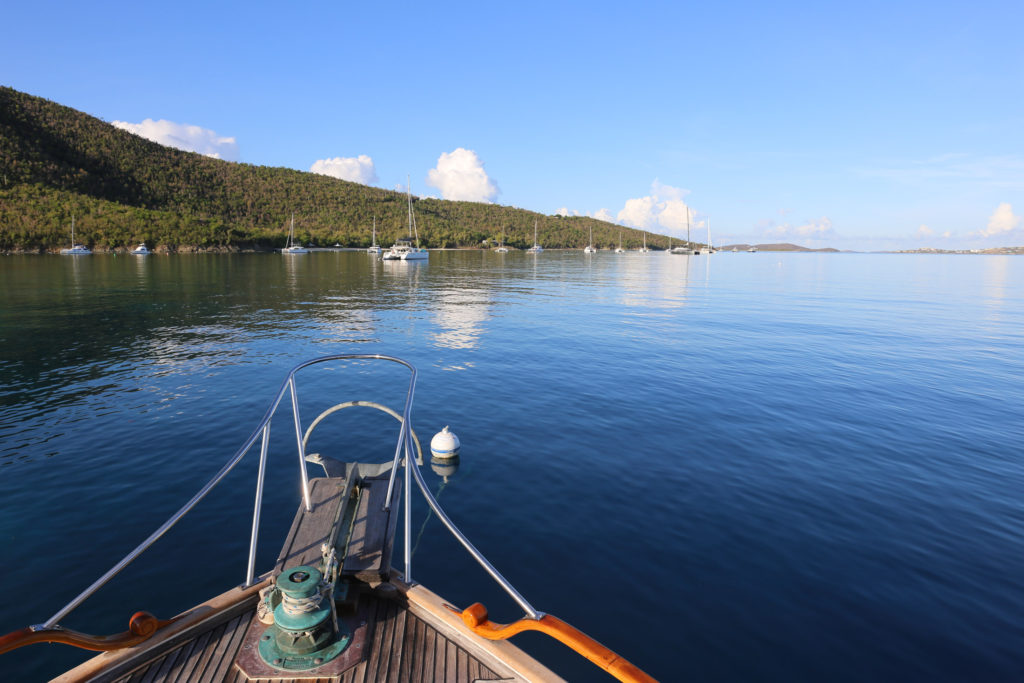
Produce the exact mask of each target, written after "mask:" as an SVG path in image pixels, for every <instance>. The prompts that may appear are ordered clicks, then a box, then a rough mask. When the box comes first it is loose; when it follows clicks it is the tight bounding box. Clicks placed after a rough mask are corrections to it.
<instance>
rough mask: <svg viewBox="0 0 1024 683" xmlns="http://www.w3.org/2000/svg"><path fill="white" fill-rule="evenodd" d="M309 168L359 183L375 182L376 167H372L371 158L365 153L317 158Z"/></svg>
mask: <svg viewBox="0 0 1024 683" xmlns="http://www.w3.org/2000/svg"><path fill="white" fill-rule="evenodd" d="M309 170H310V171H311V172H313V173H319V174H321V175H328V176H331V177H332V178H339V179H341V180H349V181H352V182H353V183H360V184H361V185H371V184H373V183H375V182H377V169H376V168H374V165H373V159H371V158H370V157H369V156H367V155H366V154H360V155H359V156H357V157H334V158H333V159H318V160H316V161H314V162H313V165H312V166H310V167H309Z"/></svg>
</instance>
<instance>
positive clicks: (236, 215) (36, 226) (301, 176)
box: [0, 87, 678, 252]
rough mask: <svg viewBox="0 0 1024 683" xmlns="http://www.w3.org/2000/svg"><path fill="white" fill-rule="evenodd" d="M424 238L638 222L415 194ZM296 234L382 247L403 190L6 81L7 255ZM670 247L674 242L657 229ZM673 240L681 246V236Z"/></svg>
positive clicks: (238, 241)
mask: <svg viewBox="0 0 1024 683" xmlns="http://www.w3.org/2000/svg"><path fill="white" fill-rule="evenodd" d="M414 206H415V211H416V223H417V226H418V227H419V233H420V238H421V240H422V242H423V244H424V246H427V247H476V246H479V245H480V243H481V240H484V239H496V238H497V237H499V236H500V234H501V231H502V229H503V228H504V230H505V242H506V243H507V244H508V245H510V246H513V247H519V248H526V247H528V246H530V245H531V244H532V243H533V224H534V219H536V220H537V221H538V224H539V231H540V242H541V244H543V245H544V246H545V247H548V248H552V247H570V248H582V247H583V246H585V245H586V243H587V241H588V229H589V228H590V227H593V230H594V242H595V243H596V244H597V245H598V246H600V247H614V246H617V245H618V241H619V231H620V230H622V239H623V246H624V247H626V248H636V247H638V246H640V244H641V241H642V239H643V235H642V233H641V232H640V231H638V230H631V229H628V228H620V227H619V226H617V225H613V224H611V223H606V222H604V221H599V220H596V219H592V218H585V217H560V216H545V215H542V214H537V213H533V212H531V211H525V210H522V209H516V208H513V207H509V206H498V205H494V204H481V203H476V202H456V201H446V200H437V199H417V200H415V205H414ZM293 211H294V212H295V231H296V239H298V240H299V241H301V242H302V243H309V242H313V243H316V244H320V245H333V244H335V243H340V244H341V245H343V246H350V247H358V246H366V245H368V244H369V243H370V225H371V224H372V222H373V217H374V216H377V225H378V238H379V242H382V243H385V244H388V243H390V242H391V241H392V240H393V239H394V238H395V237H397V236H399V235H400V234H405V232H406V229H405V225H406V200H405V195H403V194H400V193H397V192H393V191H389V190H382V189H379V188H375V187H368V186H366V185H360V184H358V183H351V182H347V181H344V180H337V179H335V178H330V177H327V176H323V175H317V174H313V173H305V172H301V171H294V170H291V169H287V168H271V167H267V166H253V165H251V164H240V163H234V162H228V161H222V160H219V159H212V158H209V157H205V156H202V155H200V154H195V153H191V152H182V151H179V150H176V149H171V148H169V147H164V146H162V145H159V144H157V143H154V142H150V141H149V140H145V139H143V138H140V137H138V136H136V135H133V134H132V133H129V132H127V131H123V130H121V129H119V128H115V127H114V126H112V125H110V124H108V123H105V122H103V121H101V120H99V119H97V118H94V117H92V116H89V115H87V114H84V113H82V112H79V111H76V110H74V109H71V108H69V107H64V106H61V105H59V104H56V103H54V102H50V101H49V100H45V99H42V98H39V97H33V96H31V95H27V94H25V93H22V92H18V91H17V90H13V89H11V88H6V87H0V251H8V252H9V251H30V252H42V251H55V250H57V249H59V248H60V247H62V246H67V243H68V241H69V239H70V234H69V227H70V224H71V216H72V215H74V216H75V235H76V239H77V241H79V242H83V243H85V244H87V245H89V246H91V247H93V248H94V249H97V250H100V251H103V250H117V249H124V248H127V247H129V246H134V245H135V244H138V243H139V242H141V241H145V242H146V243H147V244H148V245H149V246H150V247H151V248H152V247H160V248H168V249H171V250H175V249H180V250H185V249H189V250H192V249H200V250H218V249H271V248H275V247H280V246H283V244H284V242H285V238H286V232H287V223H288V220H289V217H290V216H291V214H292V212H293ZM647 242H648V246H650V247H654V248H664V247H666V246H667V243H668V240H667V238H666V237H663V236H657V235H649V236H648V238H647ZM677 243H678V242H677Z"/></svg>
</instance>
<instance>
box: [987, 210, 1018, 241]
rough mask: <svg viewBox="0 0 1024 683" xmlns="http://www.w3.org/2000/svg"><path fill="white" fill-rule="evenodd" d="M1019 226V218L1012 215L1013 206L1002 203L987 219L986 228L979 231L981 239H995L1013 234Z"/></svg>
mask: <svg viewBox="0 0 1024 683" xmlns="http://www.w3.org/2000/svg"><path fill="white" fill-rule="evenodd" d="M1018 226H1020V216H1015V215H1013V206H1012V205H1010V204H1009V203H1008V202H1003V203H1001V204H1000V205H999V206H997V207H996V210H995V211H993V212H992V215H991V216H989V218H988V227H987V228H985V229H984V230H982V231H980V233H979V234H980V235H981V236H982V237H995V236H996V235H1004V234H1006V233H1008V232H1013V231H1014V230H1016V229H1017V227H1018Z"/></svg>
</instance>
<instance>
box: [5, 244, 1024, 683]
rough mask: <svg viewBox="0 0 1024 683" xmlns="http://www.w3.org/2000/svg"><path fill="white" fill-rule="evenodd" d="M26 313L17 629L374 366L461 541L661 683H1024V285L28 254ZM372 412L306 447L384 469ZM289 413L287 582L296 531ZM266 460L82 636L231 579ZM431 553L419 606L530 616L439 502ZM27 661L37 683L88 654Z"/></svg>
mask: <svg viewBox="0 0 1024 683" xmlns="http://www.w3.org/2000/svg"><path fill="white" fill-rule="evenodd" d="M0 292H2V303H0V501H2V508H0V543H2V547H3V550H2V552H0V570H2V572H3V575H4V576H6V577H8V581H9V583H8V587H7V590H6V591H5V598H4V599H3V601H2V603H0V604H2V607H0V633H3V632H7V631H11V630H14V629H16V628H20V627H22V626H24V625H27V624H30V623H38V622H41V621H44V620H45V619H46V618H48V617H49V616H50V615H51V614H53V613H54V612H55V611H57V609H59V608H60V607H61V606H62V605H63V604H64V603H65V602H67V601H68V600H69V599H71V598H72V597H74V596H75V595H77V594H78V592H79V591H80V590H82V589H83V588H84V587H85V586H86V585H88V584H89V583H90V582H91V581H92V580H93V579H94V578H96V577H97V576H99V575H100V574H101V573H102V572H103V571H105V570H106V569H108V568H109V567H110V566H111V565H112V564H113V563H114V562H115V561H116V560H117V559H119V558H120V557H121V556H122V555H123V554H124V553H126V552H127V551H128V550H130V549H131V548H132V547H134V545H135V544H136V543H138V542H139V541H141V540H142V539H143V538H145V537H146V536H147V535H148V534H149V533H150V532H151V531H152V530H153V529H155V528H156V527H157V526H158V525H159V524H160V523H161V522H162V521H163V520H164V519H166V518H167V516H169V515H170V514H171V513H172V512H173V511H175V510H176V509H177V508H178V507H179V506H180V505H182V504H183V503H184V502H185V501H186V500H188V498H189V497H190V496H191V495H192V494H193V493H194V492H195V491H196V490H197V489H198V488H199V487H200V486H201V485H202V484H203V483H204V482H205V481H206V480H207V479H208V478H209V477H210V476H211V475H212V474H213V473H214V472H216V471H217V470H218V469H219V468H220V466H221V465H222V464H223V463H224V462H225V461H226V460H227V459H228V457H229V456H230V455H231V454H232V453H233V452H234V450H235V449H236V448H237V447H238V446H239V445H241V442H242V441H243V440H244V439H245V437H246V436H248V434H249V432H250V431H251V429H252V428H253V427H254V425H255V423H256V422H257V421H258V420H259V418H260V417H261V416H262V414H263V412H264V411H265V409H266V408H267V404H268V402H269V400H270V398H271V396H272V394H273V392H274V391H275V390H276V389H277V387H278V385H279V383H280V381H281V380H282V379H283V377H284V375H285V373H286V372H287V370H288V369H289V368H290V367H291V366H292V365H294V364H296V363H297V362H299V361H300V360H303V359H306V358H308V357H312V356H318V355H325V354H330V353H346V352H352V353H375V352H379V353H386V354H390V355H395V356H399V357H402V358H405V359H407V360H409V361H411V362H412V363H414V364H415V365H416V366H417V367H418V368H419V370H420V373H421V374H420V381H419V384H418V388H417V393H416V398H417V402H416V406H415V410H414V419H413V423H414V427H415V428H416V429H417V431H418V432H419V433H420V435H421V437H422V438H424V440H428V439H429V437H430V435H432V434H433V433H434V432H436V431H438V430H439V429H440V428H441V427H443V426H444V425H446V424H447V425H451V427H452V429H453V430H454V431H455V432H456V433H458V435H459V436H460V438H461V439H462V443H463V458H462V464H461V467H460V469H459V471H458V472H457V473H456V474H455V475H454V476H452V477H451V478H450V479H449V481H448V482H447V483H445V482H443V481H442V480H441V478H439V477H438V476H436V475H435V474H434V473H432V472H428V473H427V476H428V481H429V482H430V483H431V485H432V486H433V487H435V488H434V490H435V491H436V492H437V493H438V496H439V499H440V501H441V503H442V504H444V505H445V506H446V509H447V510H448V511H449V514H450V515H451V516H452V518H453V519H454V520H455V521H456V522H457V523H458V524H459V525H460V526H461V527H462V528H463V530H464V531H465V532H466V533H467V535H468V536H469V537H470V538H471V539H473V541H474V542H475V543H476V545H477V546H478V547H479V548H480V549H481V550H482V551H483V552H484V553H485V554H486V555H487V556H488V558H489V559H490V560H491V561H492V562H493V563H494V564H495V565H496V566H497V567H498V568H499V570H501V571H502V572H503V573H504V574H505V575H506V576H508V577H509V578H510V579H511V580H512V581H513V583H515V584H516V586H517V587H518V588H519V589H520V591H521V592H522V593H523V594H524V595H525V596H526V597H527V598H528V599H529V600H530V601H531V602H532V603H533V604H534V605H535V606H536V607H537V608H538V609H541V610H544V611H547V612H550V613H552V614H555V615H558V616H560V617H562V618H564V619H566V620H567V621H569V622H571V623H573V624H575V625H577V626H579V627H580V628H582V629H583V630H585V631H587V632H588V633H590V634H591V635H593V636H595V637H597V638H598V639H600V640H602V641H603V642H605V643H606V644H608V645H609V646H611V647H613V648H614V649H616V650H618V651H620V652H621V654H623V655H624V656H626V657H627V658H629V659H630V660H632V661H633V662H635V663H637V664H639V665H640V666H642V667H644V668H646V669H647V670H648V671H649V672H650V673H651V674H653V675H654V676H656V677H659V678H661V679H663V680H666V681H669V680H678V679H682V678H684V677H685V678H686V679H688V680H723V681H731V680H763V681H776V680H778V681H801V680H803V681H821V680H829V681H874V680H930V681H963V680H986V681H997V680H1024V649H1022V647H1021V646H1022V644H1024V493H1022V492H1024V446H1022V444H1024V382H1022V378H1024V259H1021V258H1014V257H1009V256H1006V257H1003V256H984V257H965V256H933V255H922V256H911V255H852V254H850V255H845V254H844V255H838V254H827V255H825V254H823V255H818V254H771V253H759V254H746V253H740V254H725V253H723V254H717V255H715V256H713V257H711V258H710V259H709V258H708V257H685V256H669V255H666V254H662V253H651V254H646V255H643V254H636V253H631V254H626V255H615V254H610V253H602V254H598V255H595V256H592V257H585V256H584V255H582V254H581V253H579V252H547V253H544V254H542V255H540V256H538V257H534V256H531V255H526V254H521V253H513V254H507V255H504V256H502V255H498V254H493V253H478V252H471V253H470V252H462V253H460V252H444V253H437V252H435V253H432V254H431V258H430V263H429V264H406V263H382V262H379V261H374V260H372V259H371V258H370V257H368V256H367V255H365V254H361V253H337V254H335V253H316V254H311V255H309V256H307V257H292V258H284V257H281V256H279V255H276V254H274V255H269V254H267V255H235V256H212V255H211V256H176V257H169V256H152V257H149V258H147V259H137V258H131V257H123V256H118V257H114V256H91V257H85V258H66V257H65V258H58V257H5V258H3V259H0ZM403 381H404V376H403V375H402V374H401V373H400V372H398V371H397V370H391V369H384V370H381V369H375V368H371V367H365V366H358V367H353V368H349V369H342V368H335V369H333V370H329V371H327V372H323V373H314V374H313V375H311V376H310V378H309V379H308V380H306V381H305V382H304V383H303V381H302V380H300V392H301V394H302V397H303V409H302V414H303V418H304V419H305V420H306V421H307V422H308V421H309V420H311V419H312V417H313V416H315V415H316V414H317V413H318V412H320V410H322V409H323V408H325V407H327V406H329V405H332V404H333V403H335V402H338V401H342V400H347V399H352V398H363V399H368V400H377V401H381V402H384V403H387V404H389V405H392V406H394V407H396V408H398V407H400V405H401V397H402V395H403V386H404V384H403ZM355 413H356V411H347V413H346V414H345V415H344V416H342V415H339V416H338V420H337V423H336V424H335V423H334V422H331V426H330V427H329V428H328V427H327V426H326V425H325V430H327V431H325V433H324V436H323V438H320V439H319V440H318V441H316V442H315V450H320V451H321V452H324V453H325V454H329V455H333V456H335V457H341V458H346V457H348V458H353V459H364V460H367V459H374V460H377V459H379V460H384V459H387V457H389V456H390V450H389V449H391V448H393V446H392V445H391V444H392V435H391V431H392V428H393V426H394V425H395V424H396V423H394V422H393V421H391V419H390V418H387V417H385V416H380V415H376V414H374V413H369V412H365V413H359V414H355ZM284 415H285V417H284V419H283V420H281V421H279V422H275V427H274V452H273V453H272V458H273V460H272V463H271V466H270V475H269V476H270V478H271V481H272V482H273V487H272V488H271V490H270V491H268V499H267V501H266V506H267V507H266V509H265V510H264V520H265V522H264V524H263V526H262V530H261V534H262V536H261V537H262V539H263V543H262V545H261V551H260V560H261V563H262V564H263V565H264V566H269V565H270V563H271V562H272V561H273V559H274V557H276V554H277V551H278V549H279V547H280V543H281V539H282V538H283V535H284V533H285V532H286V530H287V527H288V525H289V524H290V521H291V517H292V515H293V514H294V510H295V506H296V504H297V498H296V495H297V494H296V491H297V489H296V486H297V483H296V482H297V472H296V470H297V466H296V464H295V461H294V454H293V451H294V445H293V440H290V439H293V437H292V436H290V432H289V429H290V427H289V424H288V422H287V419H288V418H287V413H284ZM333 419H334V418H332V420H333ZM332 430H333V431H332ZM289 448H290V449H291V450H289ZM376 453H380V454H381V455H380V456H379V457H377V456H376V455H375V454H376ZM255 456H256V452H253V454H252V455H251V456H250V457H249V458H247V460H246V461H245V462H243V463H242V464H241V465H240V466H239V467H238V468H237V469H236V470H235V471H233V472H232V474H231V475H230V476H229V478H228V480H227V481H226V482H225V483H224V484H223V485H222V486H221V488H219V489H217V490H216V491H215V494H214V495H212V496H211V497H210V498H209V499H207V500H205V501H204V502H203V503H202V504H200V506H199V507H198V508H197V510H196V511H195V512H194V513H193V515H191V516H190V517H189V518H187V520H186V521H185V522H184V523H183V524H182V525H180V526H179V527H178V528H176V529H175V530H173V531H172V532H171V533H170V534H169V535H168V536H167V537H165V538H164V539H162V540H161V541H160V542H158V544H157V545H156V546H155V547H154V548H153V549H152V550H151V551H150V552H149V553H148V554H147V555H145V556H143V558H142V559H140V560H139V562H137V563H136V564H135V565H132V566H131V567H130V568H129V569H127V570H126V571H125V572H124V573H122V574H121V575H120V576H119V577H118V578H117V579H116V580H115V581H114V583H113V584H112V585H111V586H109V587H107V588H105V589H103V590H102V591H101V592H100V593H99V594H97V595H96V596H95V597H94V598H92V599H91V600H90V601H89V602H87V603H86V604H85V605H83V606H82V607H81V608H80V609H79V610H77V611H76V612H74V613H73V614H72V615H71V616H69V617H68V618H66V619H65V620H64V622H63V623H64V624H65V625H66V626H68V627H70V628H77V629H80V630H85V631H90V632H98V633H104V632H115V631H120V630H123V629H124V628H125V624H126V622H127V619H128V617H129V616H130V614H131V613H132V612H134V611H135V610H137V609H148V610H150V611H152V612H154V613H156V614H158V615H160V616H162V617H163V616H168V615H171V614H174V613H177V612H179V611H181V610H182V609H184V608H186V607H187V606H189V605H191V604H193V603H194V602H196V601H197V600H198V599H200V598H201V597H203V596H207V595H210V594H214V593H218V592H221V591H223V590H225V589H227V588H228V587H230V586H232V585H234V584H236V583H239V582H240V581H241V580H242V579H243V578H244V572H245V564H246V547H247V544H248V532H249V523H250V522H249V520H250V516H251V514H252V504H253V503H252V491H253V484H254V481H255V465H256V463H255V459H256V458H255ZM311 471H313V470H311ZM414 527H415V530H414V533H415V534H416V536H415V541H416V544H417V546H416V548H417V549H416V554H415V556H414V564H413V571H414V576H415V578H417V579H419V580H420V581H423V582H424V583H426V584H427V585H428V586H430V587H431V588H433V589H434V590H435V591H437V592H439V593H441V594H442V595H444V596H445V597H446V598H448V599H449V600H451V601H452V602H453V603H456V604H458V605H460V606H465V605H467V604H469V603H471V602H474V601H477V600H480V601H482V602H484V603H485V604H487V605H488V606H489V607H490V609H491V614H492V617H493V618H495V619H497V620H499V621H511V620H514V619H516V618H518V616H520V612H519V610H518V609H517V608H516V607H515V605H514V604H513V603H512V602H511V601H510V600H508V599H507V598H505V597H503V596H502V595H501V594H500V593H499V592H498V591H497V590H496V589H495V588H493V587H492V586H491V584H490V583H489V582H488V579H487V578H486V576H485V575H484V574H483V572H482V571H481V570H479V569H477V568H475V567H474V566H471V565H470V564H469V563H468V559H467V558H466V556H465V555H464V553H463V552H462V551H461V550H460V548H459V547H458V546H457V545H456V544H455V543H454V542H453V541H451V540H450V539H449V538H448V537H447V536H446V535H445V532H444V530H443V529H442V528H441V527H440V525H439V524H438V523H437V521H436V520H433V519H428V518H427V515H426V514H425V510H424V509H423V508H422V506H419V507H417V508H416V509H415V523H414ZM396 561H398V560H397V559H396ZM517 638H518V637H517ZM524 638H525V639H524V640H522V641H521V643H522V644H523V645H524V646H525V647H527V649H529V650H530V651H532V652H534V653H535V654H537V655H538V656H539V657H541V658H542V659H544V661H546V662H548V663H549V664H550V665H551V666H552V667H553V668H555V669H556V670H557V671H559V672H560V673H562V674H563V675H564V676H566V677H567V678H570V679H572V680H601V675H599V674H598V673H597V671H596V670H595V669H593V668H592V667H591V666H590V665H589V664H587V663H585V662H582V660H579V661H578V660H577V659H576V658H575V657H574V656H573V655H570V654H566V653H565V652H563V650H562V649H561V648H560V646H557V645H551V644H549V643H548V642H546V641H545V640H543V639H542V638H540V637H532V638H531V637H526V636H524ZM3 659H4V661H3V666H4V669H5V671H6V672H7V673H8V674H10V675H12V676H13V677H12V678H11V680H37V679H43V678H46V677H48V676H50V675H54V674H55V673H57V672H59V671H60V670H62V669H63V668H64V667H66V666H69V665H70V664H73V663H75V662H77V661H79V660H80V659H81V656H79V655H77V654H75V653H74V652H73V651H71V650H69V649H67V648H63V647H60V646H46V645H37V646H33V647H32V648H28V649H25V650H23V651H20V652H16V653H12V654H8V655H4V656H3ZM12 672H13V673H12ZM5 675H7V674H5Z"/></svg>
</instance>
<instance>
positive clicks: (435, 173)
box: [427, 147, 500, 202]
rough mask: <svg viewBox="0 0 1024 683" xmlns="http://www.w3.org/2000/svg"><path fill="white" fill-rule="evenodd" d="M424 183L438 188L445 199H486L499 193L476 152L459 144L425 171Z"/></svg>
mask: <svg viewBox="0 0 1024 683" xmlns="http://www.w3.org/2000/svg"><path fill="white" fill-rule="evenodd" d="M427 184H428V185H431V186H432V187H436V188H437V189H438V190H440V191H441V196H442V197H443V198H445V199H454V200H458V201H467V202H490V201H493V200H494V199H495V198H496V197H497V196H498V193H499V192H500V190H499V189H498V186H497V185H495V184H494V182H493V181H492V180H491V179H490V178H488V177H487V172H486V171H484V164H483V162H482V161H480V158H479V157H478V156H477V155H476V152H474V151H473V150H470V149H463V148H462V147H459V148H458V149H456V150H455V151H453V152H445V153H443V154H441V156H440V157H439V158H438V160H437V168H432V169H430V172H429V173H428V174H427Z"/></svg>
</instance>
